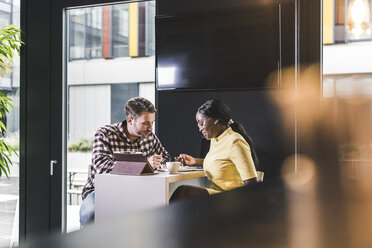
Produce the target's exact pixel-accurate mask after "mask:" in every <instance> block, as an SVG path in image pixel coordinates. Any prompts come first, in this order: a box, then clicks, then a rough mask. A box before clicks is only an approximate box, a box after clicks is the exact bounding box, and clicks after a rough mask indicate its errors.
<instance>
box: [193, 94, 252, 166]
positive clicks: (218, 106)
mask: <svg viewBox="0 0 372 248" xmlns="http://www.w3.org/2000/svg"><path fill="white" fill-rule="evenodd" d="M198 112H199V113H200V114H203V115H206V116H208V117H212V118H214V119H216V120H218V121H219V123H220V124H222V125H228V124H229V121H230V119H231V110H230V108H229V106H227V105H226V104H225V103H224V102H222V101H221V100H208V101H206V102H205V103H204V104H203V105H201V106H200V107H199V109H198ZM230 127H231V129H232V130H234V131H235V132H237V133H239V134H240V135H241V136H243V138H244V139H245V140H246V141H247V143H248V145H249V147H250V148H251V154H252V159H253V162H254V164H255V166H256V168H257V166H258V158H257V154H256V151H255V149H254V147H253V141H252V139H251V137H250V136H249V135H248V133H247V131H246V130H245V128H244V127H243V125H241V124H239V123H236V122H233V123H231V124H230Z"/></svg>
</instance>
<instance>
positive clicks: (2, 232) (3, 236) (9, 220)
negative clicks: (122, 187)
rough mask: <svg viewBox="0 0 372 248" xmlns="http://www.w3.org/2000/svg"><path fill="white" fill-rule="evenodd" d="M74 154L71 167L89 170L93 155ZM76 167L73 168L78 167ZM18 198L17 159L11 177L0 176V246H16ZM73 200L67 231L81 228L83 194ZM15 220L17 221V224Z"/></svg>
mask: <svg viewBox="0 0 372 248" xmlns="http://www.w3.org/2000/svg"><path fill="white" fill-rule="evenodd" d="M73 155H74V156H73V158H74V160H72V161H70V165H71V167H73V166H75V167H76V168H77V169H86V170H88V168H87V166H86V164H87V162H86V161H88V159H89V158H90V156H91V155H90V154H88V155H86V154H77V155H76V154H73ZM75 160H76V161H75ZM75 167H73V168H74V169H76V168H75ZM80 167H81V168H80ZM86 177H87V174H83V175H80V177H79V176H77V177H76V179H77V180H80V181H86ZM18 198H19V166H18V160H17V159H15V161H14V163H13V166H11V167H10V175H9V178H7V177H6V176H1V177H0V248H2V247H12V246H14V242H15V241H17V240H18V223H17V222H18V219H16V220H15V214H16V208H17V202H18ZM71 200H72V201H71V203H70V202H69V199H68V205H67V228H66V229H67V230H66V231H67V232H72V231H76V230H79V229H80V222H79V209H80V204H81V196H80V195H78V196H76V195H73V196H72V199H71ZM70 204H72V205H70ZM14 222H16V224H15V225H14ZM13 229H14V230H13ZM11 243H12V245H11ZM15 244H17V243H15Z"/></svg>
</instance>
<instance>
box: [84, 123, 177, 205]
mask: <svg viewBox="0 0 372 248" xmlns="http://www.w3.org/2000/svg"><path fill="white" fill-rule="evenodd" d="M126 125H127V123H126V121H123V122H121V123H115V124H112V125H106V126H103V127H101V128H99V129H98V131H97V132H96V134H95V138H94V145H93V156H92V165H91V166H90V175H89V177H88V181H87V183H86V184H85V186H84V188H83V193H82V197H83V199H85V197H86V196H87V195H88V194H89V193H91V192H93V191H94V178H95V175H96V174H97V173H98V174H102V173H109V172H110V171H111V170H112V168H113V167H114V159H113V153H114V152H116V151H119V152H142V154H143V155H144V156H145V157H147V158H149V157H151V156H152V155H154V154H161V155H162V156H163V162H166V161H170V159H171V157H170V155H169V153H168V152H167V151H166V150H165V149H164V147H163V146H162V145H161V143H160V141H159V139H158V137H156V135H155V134H153V133H150V134H149V135H148V136H147V137H146V138H138V139H137V140H136V141H133V142H132V141H130V140H129V139H128V138H127V137H126V135H125V133H124V128H125V126H126Z"/></svg>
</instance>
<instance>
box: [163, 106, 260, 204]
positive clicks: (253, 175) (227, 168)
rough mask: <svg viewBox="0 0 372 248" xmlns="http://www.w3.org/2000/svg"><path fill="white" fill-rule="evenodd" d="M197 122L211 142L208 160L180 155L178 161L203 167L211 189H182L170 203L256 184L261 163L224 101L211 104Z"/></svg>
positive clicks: (202, 111)
mask: <svg viewBox="0 0 372 248" xmlns="http://www.w3.org/2000/svg"><path fill="white" fill-rule="evenodd" d="M195 118H196V122H197V125H198V127H199V131H200V132H201V133H202V134H203V136H204V137H205V138H206V139H208V140H211V145H210V149H209V152H208V154H207V155H206V157H205V159H200V158H193V157H192V156H190V155H187V154H180V155H179V156H178V157H177V161H181V162H183V163H184V164H186V165H200V166H203V167H204V171H205V173H206V175H207V177H208V179H209V180H210V181H211V182H212V184H211V188H200V187H194V186H186V185H184V186H180V187H179V188H177V190H176V191H175V192H174V194H173V195H172V197H171V199H170V200H171V201H174V200H179V199H184V198H191V197H196V196H207V195H210V194H215V193H219V192H222V191H225V190H230V189H233V188H236V187H240V186H243V185H246V184H249V183H252V182H257V172H256V169H255V165H257V162H258V160H257V156H256V153H255V150H254V148H253V145H252V140H251V138H250V137H249V136H248V134H247V132H246V131H245V129H244V127H243V126H242V125H240V124H238V123H234V122H233V121H232V120H231V117H230V108H229V107H228V106H227V105H226V104H225V103H223V102H222V101H219V100H209V101H207V102H206V103H204V104H203V105H202V106H201V107H200V108H199V109H198V111H197V113H196V116H195Z"/></svg>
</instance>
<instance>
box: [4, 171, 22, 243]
mask: <svg viewBox="0 0 372 248" xmlns="http://www.w3.org/2000/svg"><path fill="white" fill-rule="evenodd" d="M18 184H19V178H18V177H9V178H7V177H0V247H10V241H11V239H12V230H13V224H14V217H15V212H16V206H17V201H18V195H19V190H18V189H19V186H18ZM17 231H18V230H17ZM13 235H16V234H15V233H13ZM13 237H14V236H13Z"/></svg>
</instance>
